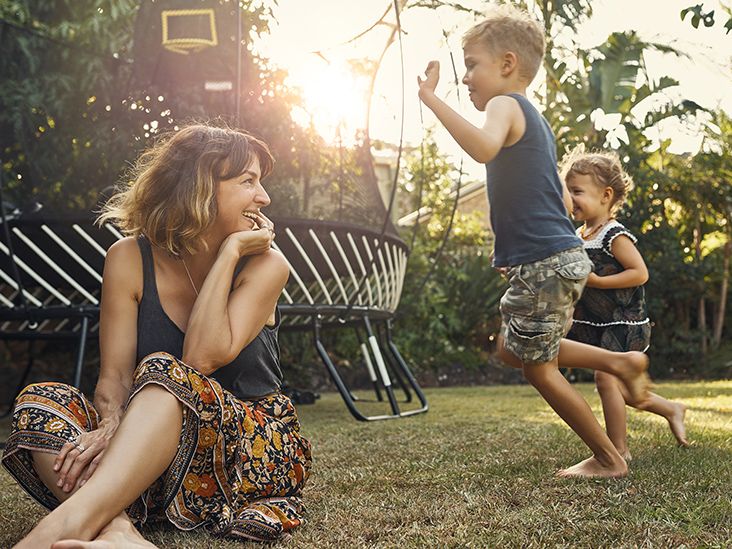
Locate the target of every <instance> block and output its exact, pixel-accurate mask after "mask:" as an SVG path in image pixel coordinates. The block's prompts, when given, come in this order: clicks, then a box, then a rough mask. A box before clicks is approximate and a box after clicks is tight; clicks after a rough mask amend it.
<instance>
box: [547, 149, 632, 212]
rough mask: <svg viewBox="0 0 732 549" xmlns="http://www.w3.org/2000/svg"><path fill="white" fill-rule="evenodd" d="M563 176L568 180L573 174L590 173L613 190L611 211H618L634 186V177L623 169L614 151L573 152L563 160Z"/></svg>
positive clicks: (596, 180)
mask: <svg viewBox="0 0 732 549" xmlns="http://www.w3.org/2000/svg"><path fill="white" fill-rule="evenodd" d="M561 172H562V176H563V177H564V180H565V181H566V182H569V180H570V179H571V178H572V176H573V175H589V176H590V177H592V180H593V181H594V182H595V183H596V184H597V185H599V186H600V187H602V188H605V187H610V188H611V189H612V190H613V202H612V207H611V211H617V210H618V209H619V208H620V207H621V206H622V205H623V204H624V203H625V199H626V198H627V196H628V193H629V192H630V190H631V189H632V188H633V178H632V177H630V175H628V174H627V173H626V171H625V170H624V169H623V165H622V163H621V162H620V157H619V156H618V155H617V154H616V153H614V152H605V151H603V152H599V151H596V152H573V153H570V154H569V156H568V157H567V159H566V160H565V161H564V162H563V166H562V170H561Z"/></svg>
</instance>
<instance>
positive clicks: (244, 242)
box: [221, 213, 275, 257]
mask: <svg viewBox="0 0 732 549" xmlns="http://www.w3.org/2000/svg"><path fill="white" fill-rule="evenodd" d="M257 217H258V223H257V225H256V226H255V227H254V228H252V229H250V230H246V231H238V232H235V233H232V234H230V235H229V236H227V237H226V240H224V242H223V243H222V244H221V250H227V249H228V250H233V252H234V253H235V254H236V256H237V257H243V256H245V255H257V254H262V253H264V252H266V251H267V250H269V248H270V246H271V245H272V242H273V241H274V238H275V232H274V223H273V222H272V221H271V220H270V219H268V218H267V217H266V216H264V215H263V214H261V213H260V214H258V215H257Z"/></svg>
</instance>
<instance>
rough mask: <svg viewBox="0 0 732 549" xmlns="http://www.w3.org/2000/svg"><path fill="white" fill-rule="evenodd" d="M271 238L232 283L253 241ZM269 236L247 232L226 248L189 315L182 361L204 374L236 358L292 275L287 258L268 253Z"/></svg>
mask: <svg viewBox="0 0 732 549" xmlns="http://www.w3.org/2000/svg"><path fill="white" fill-rule="evenodd" d="M255 238H257V239H267V241H266V243H265V244H263V245H265V246H266V250H264V251H260V252H259V253H256V254H255V255H251V257H250V258H249V259H248V261H247V263H246V265H245V266H244V268H243V269H242V271H241V273H239V275H238V276H237V279H236V281H235V282H234V290H233V291H231V280H232V277H233V275H234V269H235V267H236V264H237V263H238V261H239V258H240V257H242V256H243V255H250V254H251V251H249V252H248V253H247V252H246V251H242V250H246V249H249V250H250V249H251V241H252V239H255ZM270 243H271V233H270V232H269V231H267V230H265V229H261V230H258V231H243V232H242V233H235V234H234V235H232V236H230V237H229V239H227V241H226V242H224V244H222V246H221V249H220V251H219V255H218V257H217V258H216V261H215V263H214V265H213V267H212V268H211V271H209V274H208V275H207V276H206V280H205V281H204V283H203V287H202V288H201V292H200V294H199V296H198V298H197V299H196V303H195V305H194V306H193V310H192V311H191V316H190V318H189V320H188V327H187V329H186V337H185V341H184V343H183V362H185V363H186V364H188V365H189V366H191V367H193V368H195V369H196V370H198V371H199V372H201V373H202V374H205V375H210V374H211V373H213V372H214V371H216V370H217V369H218V368H220V367H221V366H224V365H226V364H228V363H230V362H231V361H232V360H234V359H235V358H236V357H237V355H238V354H239V353H240V352H241V350H242V349H243V348H244V347H246V346H247V345H248V344H249V343H250V342H251V341H252V340H253V339H254V338H255V337H256V336H257V334H259V332H261V331H262V328H263V327H264V325H265V323H266V322H267V320H268V319H269V317H270V316H271V314H272V312H273V311H274V309H275V306H276V305H277V300H278V299H279V297H280V294H281V293H282V289H283V288H284V287H285V283H286V282H287V278H288V276H289V267H288V265H287V261H286V260H285V258H284V256H283V255H282V254H281V253H279V252H277V251H276V250H272V249H269V244H270Z"/></svg>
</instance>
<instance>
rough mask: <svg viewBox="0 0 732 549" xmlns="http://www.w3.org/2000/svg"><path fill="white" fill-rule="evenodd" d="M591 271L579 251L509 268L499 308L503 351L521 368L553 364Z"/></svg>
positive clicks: (567, 252) (580, 248)
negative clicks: (515, 359)
mask: <svg viewBox="0 0 732 549" xmlns="http://www.w3.org/2000/svg"><path fill="white" fill-rule="evenodd" d="M591 271H592V262H591V261H590V259H589V258H588V257H587V253H586V252H585V251H584V249H583V248H582V247H581V246H578V247H576V248H571V249H569V250H564V251H562V252H559V253H557V254H555V255H552V256H549V257H547V258H546V259H541V260H539V261H535V262H534V263H526V264H523V265H516V266H515V267H511V268H510V269H509V270H508V273H507V276H508V281H509V284H510V286H509V288H508V290H507V291H506V293H505V294H504V295H503V297H502V298H501V307H500V308H501V317H502V320H503V323H502V325H501V335H503V340H504V347H505V348H506V349H507V350H508V351H511V352H512V353H513V354H515V355H516V356H517V357H518V358H519V359H520V360H521V362H523V363H524V364H536V363H539V362H549V361H550V360H552V359H554V358H555V357H556V356H557V354H558V353H559V343H560V341H561V340H562V338H563V337H564V335H565V334H566V333H567V331H568V330H569V328H570V326H571V322H572V314H573V312H574V305H575V303H577V300H578V299H579V298H580V295H582V289H583V288H584V286H585V282H586V281H587V275H589V274H590V272H591Z"/></svg>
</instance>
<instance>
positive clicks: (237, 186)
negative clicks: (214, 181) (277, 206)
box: [214, 155, 270, 237]
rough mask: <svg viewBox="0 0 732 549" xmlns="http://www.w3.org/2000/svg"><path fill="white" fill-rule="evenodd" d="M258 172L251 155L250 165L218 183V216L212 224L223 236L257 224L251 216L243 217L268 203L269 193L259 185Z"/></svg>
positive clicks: (254, 159)
mask: <svg viewBox="0 0 732 549" xmlns="http://www.w3.org/2000/svg"><path fill="white" fill-rule="evenodd" d="M261 175H262V171H261V169H260V167H259V158H257V156H256V155H253V156H252V161H251V164H249V166H248V167H247V169H246V170H244V172H242V173H241V174H239V175H237V176H236V177H232V178H231V179H226V180H223V181H220V182H219V183H218V189H217V192H216V205H217V207H218V215H217V216H216V220H215V221H214V226H215V227H216V230H217V232H220V233H221V234H222V235H223V236H224V237H226V236H228V235H230V234H232V233H235V232H239V231H247V230H252V229H256V228H257V227H258V225H257V222H256V221H255V219H252V217H247V216H249V215H256V214H259V213H260V210H261V209H262V208H265V207H267V206H269V203H270V199H269V195H268V194H267V191H265V190H264V187H262V182H261V181H260V177H261Z"/></svg>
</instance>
